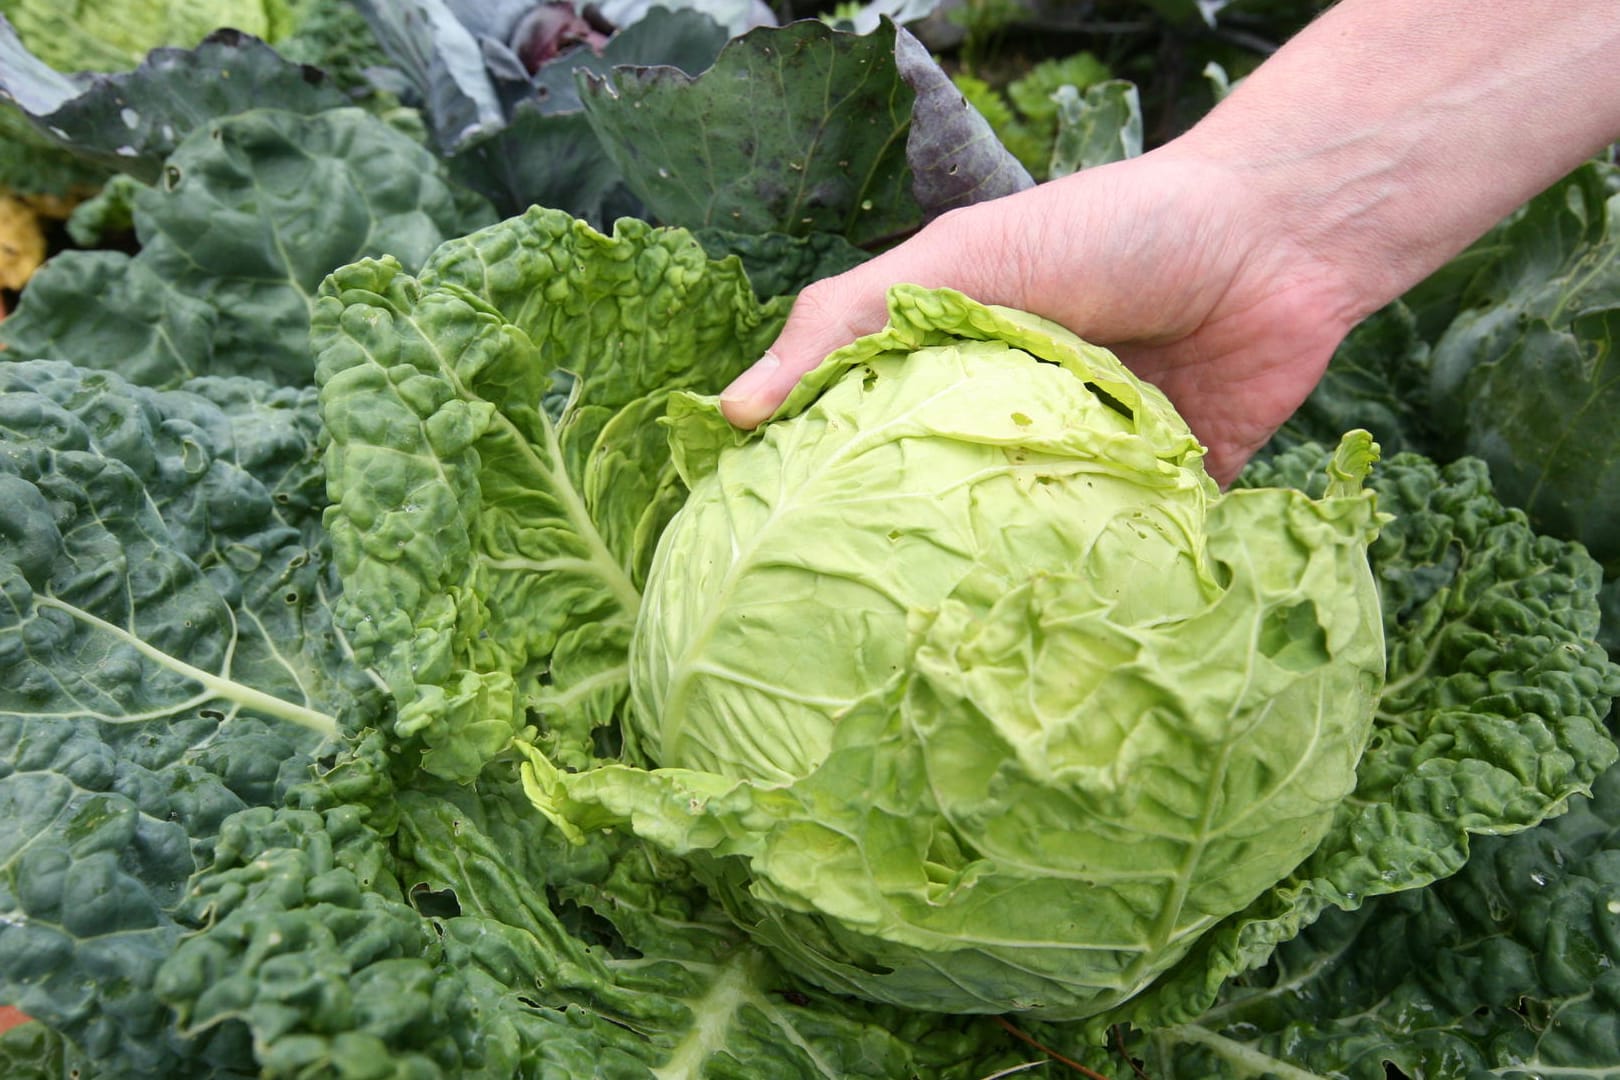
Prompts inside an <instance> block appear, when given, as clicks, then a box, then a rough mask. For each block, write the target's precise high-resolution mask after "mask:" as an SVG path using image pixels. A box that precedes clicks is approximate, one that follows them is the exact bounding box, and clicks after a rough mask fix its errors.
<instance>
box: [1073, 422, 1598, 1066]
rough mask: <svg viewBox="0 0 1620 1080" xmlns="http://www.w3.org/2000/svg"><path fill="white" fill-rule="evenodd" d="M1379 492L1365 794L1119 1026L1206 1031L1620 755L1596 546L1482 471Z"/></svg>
mask: <svg viewBox="0 0 1620 1080" xmlns="http://www.w3.org/2000/svg"><path fill="white" fill-rule="evenodd" d="M1325 454H1326V452H1325V451H1323V450H1322V449H1321V448H1320V447H1316V446H1314V445H1313V446H1305V447H1301V448H1300V449H1298V450H1296V451H1293V452H1290V453H1288V454H1285V455H1282V456H1281V457H1280V458H1278V459H1277V460H1275V461H1274V462H1272V463H1269V464H1265V465H1257V466H1254V467H1252V468H1251V469H1250V470H1248V471H1246V472H1245V474H1244V476H1243V478H1242V481H1241V482H1242V483H1243V484H1245V485H1255V486H1271V485H1285V486H1294V487H1303V488H1305V489H1306V490H1308V491H1320V490H1321V489H1322V487H1323V486H1324V482H1325V478H1323V477H1322V476H1321V469H1320V463H1321V462H1322V460H1323V459H1324V457H1325ZM1370 483H1371V486H1372V487H1373V488H1374V489H1375V490H1376V491H1377V493H1378V497H1379V508H1380V510H1383V511H1385V512H1388V513H1391V514H1393V515H1394V518H1393V520H1392V521H1391V522H1390V523H1388V524H1387V525H1386V526H1385V528H1384V531H1383V532H1382V534H1381V535H1380V536H1379V538H1378V540H1377V541H1376V542H1375V543H1374V545H1373V546H1372V548H1371V549H1370V551H1369V559H1370V561H1371V564H1372V567H1373V571H1374V574H1375V576H1376V577H1377V578H1378V582H1379V588H1380V593H1381V602H1382V605H1383V609H1384V623H1385V639H1386V642H1387V648H1388V658H1389V670H1388V682H1387V685H1386V687H1385V691H1384V694H1383V696H1382V698H1381V700H1380V708H1379V714H1378V717H1377V719H1376V722H1375V728H1374V733H1373V737H1372V740H1371V742H1370V743H1369V745H1368V748H1367V751H1366V753H1365V754H1364V755H1363V757H1362V760H1361V764H1360V766H1359V767H1358V769H1357V787H1356V792H1355V794H1354V795H1353V796H1352V798H1351V799H1349V800H1347V801H1346V803H1345V804H1344V805H1343V806H1342V807H1341V810H1340V813H1339V815H1338V818H1337V819H1336V820H1335V823H1334V826H1333V828H1332V829H1331V830H1330V832H1329V834H1328V836H1327V838H1326V839H1324V841H1323V842H1322V844H1321V846H1320V847H1319V848H1318V849H1317V851H1316V853H1315V854H1314V855H1312V856H1311V858H1309V859H1308V860H1306V862H1305V863H1304V864H1303V865H1302V866H1301V867H1300V868H1299V869H1298V870H1296V871H1295V873H1294V874H1293V875H1291V876H1290V877H1289V878H1286V879H1284V880H1283V881H1282V882H1280V883H1279V884H1278V886H1277V887H1276V888H1275V889H1274V890H1273V891H1272V892H1271V893H1269V894H1267V895H1266V896H1263V897H1262V898H1261V899H1260V900H1259V901H1257V902H1256V903H1255V905H1254V906H1253V907H1252V908H1251V909H1250V910H1249V911H1247V912H1245V913H1243V914H1241V915H1239V916H1236V917H1235V918H1234V919H1232V920H1229V921H1228V922H1227V923H1224V924H1222V925H1221V926H1218V927H1217V928H1216V929H1214V930H1212V931H1211V932H1210V933H1209V934H1207V935H1206V936H1205V937H1204V938H1203V939H1202V940H1201V941H1200V942H1199V944H1198V946H1196V947H1195V949H1194V951H1193V953H1192V954H1191V957H1190V958H1189V960H1188V961H1184V962H1183V964H1181V965H1179V966H1178V968H1176V969H1172V971H1171V972H1170V974H1169V975H1168V976H1167V977H1165V978H1164V979H1162V980H1161V981H1160V982H1158V983H1156V984H1155V985H1154V986H1153V987H1150V988H1149V990H1148V991H1147V992H1146V993H1145V994H1144V995H1143V996H1141V997H1139V998H1138V999H1136V1000H1135V1001H1134V1002H1131V1003H1129V1004H1127V1005H1126V1006H1125V1007H1124V1009H1122V1010H1121V1011H1120V1014H1119V1015H1117V1016H1112V1017H1107V1018H1105V1020H1117V1019H1123V1020H1127V1021H1129V1022H1132V1023H1134V1024H1136V1025H1137V1026H1139V1027H1143V1028H1154V1027H1159V1026H1165V1025H1174V1024H1180V1023H1185V1022H1188V1021H1192V1020H1194V1019H1196V1018H1197V1017H1198V1016H1199V1014H1201V1013H1202V1012H1204V1011H1205V1010H1206V1009H1207V1008H1209V1006H1210V1005H1211V1004H1213V1002H1214V1001H1215V998H1216V994H1217V992H1218V990H1219V988H1220V984H1221V982H1222V981H1223V980H1225V979H1226V978H1229V977H1231V976H1234V975H1241V974H1242V973H1243V972H1245V971H1248V970H1250V969H1252V968H1255V967H1258V966H1260V965H1262V964H1264V963H1265V962H1266V960H1267V959H1268V958H1269V957H1270V955H1271V953H1272V951H1273V950H1274V949H1275V948H1276V947H1277V945H1278V944H1279V943H1280V942H1283V941H1287V940H1289V939H1290V938H1292V937H1294V936H1295V935H1296V934H1297V933H1298V932H1299V931H1300V929H1301V928H1302V927H1304V926H1307V925H1309V924H1310V923H1311V922H1313V921H1314V920H1315V919H1316V918H1318V917H1319V916H1320V915H1321V914H1322V913H1323V912H1324V911H1326V910H1328V909H1329V908H1340V909H1345V910H1350V909H1354V908H1356V907H1358V906H1360V905H1361V904H1363V903H1365V902H1366V901H1367V899H1369V898H1371V897H1376V896H1380V895H1385V894H1389V893H1395V892H1402V891H1407V890H1412V889H1419V888H1422V887H1423V886H1426V885H1429V884H1431V883H1432V882H1434V881H1436V880H1439V879H1441V878H1444V877H1447V876H1449V875H1450V874H1453V873H1455V872H1456V871H1457V870H1458V869H1459V868H1460V867H1461V866H1462V865H1463V863H1464V862H1465V861H1466V860H1467V858H1468V853H1469V850H1470V846H1471V843H1472V839H1471V838H1472V837H1474V836H1477V835H1480V834H1507V833H1513V832H1517V831H1520V830H1524V829H1528V828H1530V827H1532V826H1535V825H1537V824H1539V823H1540V822H1541V821H1543V820H1544V819H1546V818H1549V817H1554V816H1556V815H1558V814H1559V813H1561V812H1562V811H1563V810H1564V808H1565V806H1566V805H1567V800H1568V799H1569V798H1570V797H1571V796H1572V795H1574V794H1577V793H1580V792H1583V791H1586V790H1589V787H1590V785H1591V784H1592V782H1593V780H1594V779H1595V778H1596V777H1597V776H1598V775H1599V773H1601V772H1602V771H1603V770H1604V769H1605V768H1607V767H1608V766H1609V765H1610V764H1611V763H1613V762H1614V760H1615V758H1616V748H1615V745H1614V742H1613V740H1612V739H1611V737H1610V736H1609V733H1608V732H1607V730H1606V728H1605V726H1604V717H1605V716H1606V715H1607V713H1608V711H1609V707H1610V703H1611V701H1612V699H1613V698H1614V697H1615V695H1616V694H1617V693H1620V667H1617V666H1616V665H1614V664H1613V663H1611V662H1610V661H1609V659H1608V657H1607V655H1606V653H1605V652H1604V650H1603V649H1602V648H1601V647H1600V646H1599V645H1597V644H1596V643H1595V641H1594V640H1593V639H1594V636H1595V634H1596V632H1597V626H1598V605H1597V592H1598V587H1599V584H1600V581H1601V575H1600V572H1599V568H1598V567H1597V565H1596V564H1595V563H1594V562H1593V561H1592V560H1591V559H1590V557H1588V556H1587V555H1586V554H1585V552H1584V550H1582V549H1581V547H1580V546H1579V545H1577V544H1572V543H1568V542H1564V541H1559V540H1555V539H1553V538H1550V537H1543V536H1537V535H1536V534H1535V533H1534V532H1533V531H1532V530H1531V528H1530V526H1529V523H1528V522H1527V521H1526V519H1525V517H1524V514H1523V513H1522V512H1520V511H1517V510H1513V509H1510V508H1506V507H1504V506H1502V505H1501V503H1500V502H1499V501H1498V500H1497V499H1496V498H1495V496H1494V495H1493V494H1492V492H1491V487H1490V483H1489V478H1488V474H1487V472H1486V469H1485V468H1484V466H1483V465H1482V464H1481V463H1480V462H1478V461H1475V460H1469V459H1465V460H1463V461H1459V462H1455V463H1453V464H1451V465H1448V466H1445V467H1443V468H1442V467H1440V466H1436V465H1435V464H1434V463H1433V462H1430V461H1428V460H1426V459H1424V458H1421V457H1418V456H1416V455H1398V456H1396V457H1395V458H1393V459H1391V460H1390V461H1389V462H1387V463H1385V464H1383V465H1381V466H1380V467H1378V468H1377V469H1375V470H1374V472H1373V474H1372V477H1371V481H1370ZM1092 1034H1093V1037H1095V1038H1100V1037H1101V1033H1100V1030H1099V1029H1096V1028H1094V1029H1093V1032H1092Z"/></svg>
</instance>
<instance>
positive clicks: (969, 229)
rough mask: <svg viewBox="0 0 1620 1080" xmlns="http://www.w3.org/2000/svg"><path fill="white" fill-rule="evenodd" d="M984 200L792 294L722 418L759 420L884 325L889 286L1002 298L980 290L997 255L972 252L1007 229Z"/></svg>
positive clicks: (731, 390) (726, 397)
mask: <svg viewBox="0 0 1620 1080" xmlns="http://www.w3.org/2000/svg"><path fill="white" fill-rule="evenodd" d="M1014 198H1016V197H1014ZM998 201H1003V200H998ZM990 205H991V204H982V205H981V206H980V207H974V208H970V209H968V210H956V211H952V212H951V213H949V214H945V215H943V216H942V217H941V218H939V219H938V220H937V221H935V222H934V223H933V224H931V225H929V226H928V227H927V228H926V229H924V230H923V231H922V232H920V233H918V234H917V235H916V236H914V237H912V238H911V239H910V240H907V241H906V242H905V243H903V244H900V245H899V246H898V247H895V248H892V249H890V250H889V251H887V252H885V253H884V254H882V255H879V256H878V257H877V258H875V259H872V260H871V261H869V262H865V263H862V264H861V265H860V266H857V267H856V268H855V269H853V270H849V271H847V272H845V273H843V274H839V275H838V276H837V277H831V278H825V279H823V280H821V281H818V282H815V283H814V284H812V285H810V286H808V287H807V288H806V289H805V290H804V291H803V292H801V293H800V294H799V296H798V299H797V300H795V301H794V303H793V310H792V311H791V312H789V314H788V318H787V322H786V324H784V325H783V327H782V333H781V334H780V335H779V336H778V337H777V339H776V341H775V343H773V344H772V345H771V347H770V349H769V350H768V351H767V352H766V353H765V355H764V356H762V357H761V358H760V359H759V360H758V361H757V362H756V363H755V364H754V366H753V367H751V368H749V369H748V370H747V371H745V372H743V373H742V374H741V375H739V376H737V378H736V380H735V381H733V382H732V384H731V385H730V386H728V387H726V389H725V390H724V391H723V392H722V393H721V395H720V409H721V411H722V412H723V413H724V414H725V416H726V419H727V420H730V421H731V422H732V423H733V424H736V425H737V426H738V427H743V428H752V427H757V426H758V425H759V424H761V423H762V422H764V421H765V420H766V419H768V418H769V417H770V415H771V414H772V413H774V412H775V411H776V409H777V406H779V405H781V403H782V400H783V399H784V398H785V397H787V395H788V392H789V391H791V390H792V389H793V387H794V386H795V385H796V384H797V383H798V381H799V379H800V377H801V376H803V375H804V373H805V372H807V371H809V370H810V369H811V368H814V367H815V366H816V365H818V364H820V363H821V361H822V360H823V359H825V358H826V356H827V354H828V353H830V352H832V351H834V350H835V349H838V348H841V347H843V346H845V345H848V344H849V343H850V342H852V341H854V340H855V339H856V338H858V337H861V336H862V335H865V334H871V333H876V332H877V331H879V330H881V329H883V327H884V326H885V325H887V324H888V300H887V295H888V289H889V286H890V285H895V284H898V283H900V282H907V283H910V284H914V285H921V286H923V287H925V288H941V287H950V288H954V289H960V290H961V291H962V292H965V293H967V294H968V295H970V296H973V297H974V298H975V299H977V300H982V301H984V302H987V303H999V302H1002V301H1001V300H1000V299H998V298H996V297H992V296H985V295H980V293H982V292H983V290H982V289H981V288H980V287H979V286H980V284H981V282H982V279H983V277H984V275H985V273H986V268H987V265H988V262H992V261H995V260H986V259H982V258H980V259H976V258H974V257H973V253H974V251H975V250H978V251H984V250H986V249H988V248H990V247H992V246H993V245H994V244H995V243H997V242H998V240H997V238H998V237H999V236H1000V235H1001V233H1003V232H1004V231H1005V223H1004V221H1003V218H1004V216H1005V213H1004V211H1002V210H1001V208H997V209H996V210H994V211H991V212H989V213H984V210H985V209H987V208H989V207H990ZM976 211H977V212H978V213H975V212H976ZM970 217H971V218H972V219H973V220H971V221H970V220H969V219H970Z"/></svg>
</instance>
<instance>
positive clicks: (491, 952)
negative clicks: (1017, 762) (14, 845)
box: [158, 734, 1028, 1080]
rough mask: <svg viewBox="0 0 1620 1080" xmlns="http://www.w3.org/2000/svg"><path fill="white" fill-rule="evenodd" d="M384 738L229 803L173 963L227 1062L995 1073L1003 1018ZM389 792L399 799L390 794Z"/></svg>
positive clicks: (1002, 1049)
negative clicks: (278, 800)
mask: <svg viewBox="0 0 1620 1080" xmlns="http://www.w3.org/2000/svg"><path fill="white" fill-rule="evenodd" d="M387 773H388V762H387V754H386V750H385V749H384V746H383V743H382V740H381V739H380V738H379V737H377V736H376V735H375V734H372V735H368V736H366V737H365V738H363V739H362V740H361V741H360V742H359V743H358V744H356V746H355V749H354V752H353V753H352V754H351V755H348V756H346V757H345V758H344V759H343V761H341V762H340V764H339V765H338V766H337V767H336V768H334V769H332V770H331V771H328V772H326V773H323V774H322V775H320V776H319V777H317V778H316V780H314V781H313V782H311V783H309V784H307V785H304V786H303V787H301V788H298V789H295V790H294V791H293V792H291V793H290V796H289V801H290V803H291V804H292V805H291V806H290V807H289V808H287V809H282V810H271V809H269V808H257V809H251V810H246V811H243V812H242V813H239V814H236V815H234V816H233V817H231V818H230V819H229V820H228V821H227V822H226V823H225V826H224V829H223V830H222V833H221V838H220V841H219V844H218V852H217V856H216V859H215V862H214V865H213V866H212V867H211V868H209V869H208V870H207V871H206V872H205V873H204V874H202V875H201V876H200V877H199V878H198V879H197V880H196V882H195V883H194V884H193V887H192V889H191V890H190V894H189V897H188V900H187V902H186V905H185V909H184V914H185V916H186V918H187V920H188V922H189V923H191V924H192V925H194V926H195V927H196V928H197V929H196V931H195V932H194V933H193V934H191V935H190V936H188V937H187V938H186V939H185V940H184V941H183V942H182V943H181V944H180V946H179V948H178V949H177V950H176V951H175V953H174V955H173V957H172V958H171V959H170V960H168V961H167V962H166V963H165V964H164V966H163V969H162V971H161V974H160V976H159V980H158V986H159V991H160V993H161V994H162V996H163V999H164V1000H165V1001H166V1002H167V1003H168V1004H170V1005H171V1006H173V1007H174V1008H175V1009H176V1010H177V1012H178V1014H179V1016H180V1017H181V1021H182V1027H183V1028H184V1030H187V1031H190V1032H194V1033H195V1036H196V1038H197V1039H198V1040H199V1041H202V1042H204V1043H206V1045H207V1046H208V1047H209V1050H210V1052H211V1053H212V1055H213V1059H214V1060H215V1061H216V1062H220V1063H225V1064H229V1065H232V1066H234V1067H236V1068H243V1069H246V1068H250V1067H253V1066H254V1063H257V1068H258V1069H259V1070H262V1075H266V1076H270V1077H284V1076H317V1075H318V1076H336V1077H344V1078H348V1077H354V1078H360V1077H378V1076H390V1077H409V1076H424V1077H426V1076H465V1077H489V1078H491V1080H506V1078H511V1077H535V1078H540V1077H559V1076H564V1077H624V1078H636V1080H644V1078H647V1077H654V1076H667V1077H689V1076H690V1077H742V1076H764V1077H777V1076H780V1077H783V1078H794V1080H803V1078H806V1077H825V1078H827V1080H834V1078H851V1080H858V1078H870V1080H887V1078H890V1077H895V1076H908V1075H927V1076H938V1077H942V1078H943V1077H956V1076H960V1077H962V1078H963V1080H967V1078H969V1077H981V1076H985V1075H988V1074H990V1073H991V1072H993V1071H994V1070H995V1069H996V1068H997V1067H1004V1066H1006V1065H1010V1064H1017V1063H1019V1062H1020V1061H1022V1060H1024V1059H1026V1058H1027V1057H1028V1054H1026V1053H1025V1052H1023V1049H1022V1047H1021V1046H1019V1045H1018V1044H1015V1043H1013V1042H1012V1041H1011V1040H1010V1039H1009V1038H1008V1037H1007V1036H1006V1035H1005V1034H1004V1033H1003V1032H1002V1031H1001V1030H1000V1029H999V1028H996V1027H994V1026H993V1025H991V1024H989V1023H986V1022H972V1021H960V1020H955V1019H952V1018H940V1017H930V1016H922V1015H916V1014H910V1015H908V1014H902V1013H898V1012H895V1011H892V1010H882V1009H876V1010H874V1009H873V1008H871V1007H870V1006H867V1005H865V1004H859V1003H852V1002H847V1001H841V1000H838V999H835V998H831V997H829V996H827V995H825V994H822V993H820V992H819V991H814V990H810V989H806V988H803V987H801V986H800V985H799V984H798V983H797V981H796V980H794V979H792V978H791V977H790V976H788V975H786V974H784V973H783V972H782V971H781V970H780V969H778V968H777V967H776V966H775V965H774V964H773V963H772V962H771V961H770V960H769V959H768V958H767V957H766V956H765V955H764V954H762V953H760V952H758V951H757V950H756V949H754V948H752V947H750V946H747V945H744V944H742V943H741V942H740V941H739V935H738V933H737V931H736V930H735V929H734V928H732V927H731V926H730V924H729V923H728V922H727V921H725V920H724V919H723V917H721V916H720V914H719V912H718V911H717V910H716V909H714V908H713V906H712V902H711V901H710V900H709V899H708V898H707V895H706V894H705V893H704V892H703V891H702V890H701V889H700V888H698V887H697V886H696V885H695V883H694V882H693V881H692V880H691V878H690V877H689V876H688V875H687V873H686V871H685V869H684V868H683V867H681V866H680V864H678V863H674V862H669V861H661V860H658V859H657V858H656V857H652V856H650V853H649V852H647V851H645V850H644V849H642V848H641V847H640V846H639V845H638V844H636V843H635V842H634V841H627V840H624V839H620V838H615V837H609V836H601V837H597V838H595V839H594V840H593V842H592V843H591V844H588V845H585V846H575V845H571V844H569V843H567V842H566V841H564V840H563V839H562V837H561V836H560V835H559V834H557V833H555V832H553V831H551V830H548V829H545V828H543V827H542V828H536V823H535V820H534V817H533V815H532V812H531V811H529V810H528V809H527V806H526V803H525V802H524V801H523V799H522V796H521V794H520V793H519V792H518V791H517V786H516V778H515V774H514V772H513V770H512V769H511V767H510V763H506V764H501V763H497V764H495V765H493V766H491V768H490V769H488V770H487V771H486V772H485V774H484V775H483V777H482V778H481V779H480V782H479V784H478V785H477V786H462V785H450V784H443V783H437V782H433V781H431V780H426V781H424V778H423V777H422V776H421V774H420V773H418V774H416V775H415V776H414V777H413V778H412V780H411V782H410V784H409V786H408V787H398V788H396V787H395V786H394V784H393V783H392V782H391V781H389V780H388V779H387ZM384 807H387V808H388V809H387V813H380V812H379V811H381V810H382V808H384Z"/></svg>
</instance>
